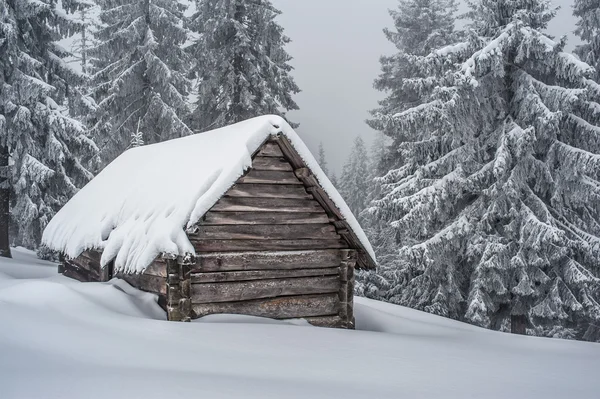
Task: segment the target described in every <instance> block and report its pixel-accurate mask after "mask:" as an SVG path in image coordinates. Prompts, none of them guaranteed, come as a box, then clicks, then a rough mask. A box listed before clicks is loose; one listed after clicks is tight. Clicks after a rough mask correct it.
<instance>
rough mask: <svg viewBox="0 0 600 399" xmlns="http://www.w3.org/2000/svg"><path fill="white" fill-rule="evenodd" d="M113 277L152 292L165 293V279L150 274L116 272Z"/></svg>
mask: <svg viewBox="0 0 600 399" xmlns="http://www.w3.org/2000/svg"><path fill="white" fill-rule="evenodd" d="M115 277H118V278H120V279H122V280H125V281H127V282H128V283H129V284H130V285H132V286H133V287H136V288H138V289H140V290H142V291H147V292H152V293H154V294H162V295H166V294H167V279H166V278H165V277H159V276H152V275H150V274H123V273H117V274H116V275H115Z"/></svg>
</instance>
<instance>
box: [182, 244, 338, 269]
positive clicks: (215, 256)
mask: <svg viewBox="0 0 600 399" xmlns="http://www.w3.org/2000/svg"><path fill="white" fill-rule="evenodd" d="M341 259H342V258H341V254H340V251H339V250H337V249H333V250H309V251H281V252H222V253H207V254H202V253H200V254H198V256H197V257H196V265H195V266H193V270H192V272H217V271H243V270H273V269H287V270H290V269H313V268H327V267H338V266H340V263H341Z"/></svg>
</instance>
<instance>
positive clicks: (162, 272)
mask: <svg viewBox="0 0 600 399" xmlns="http://www.w3.org/2000/svg"><path fill="white" fill-rule="evenodd" d="M144 274H148V275H152V276H158V277H167V264H166V262H165V261H164V260H163V259H161V258H157V259H155V260H154V262H152V263H151V264H150V266H148V267H147V268H146V270H145V271H144Z"/></svg>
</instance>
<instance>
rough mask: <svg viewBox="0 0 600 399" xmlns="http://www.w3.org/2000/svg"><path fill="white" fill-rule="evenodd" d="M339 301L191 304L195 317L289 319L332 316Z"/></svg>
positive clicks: (321, 298)
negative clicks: (243, 315) (218, 314)
mask: <svg viewBox="0 0 600 399" xmlns="http://www.w3.org/2000/svg"><path fill="white" fill-rule="evenodd" d="M339 307H340V301H339V299H338V296H337V294H324V295H300V296H288V297H281V298H269V299H256V300H252V301H244V302H221V303H203V304H193V305H192V309H193V311H194V314H195V316H196V317H202V316H206V315H209V314H216V313H233V314H246V315H250V316H259V317H270V318H273V319H291V318H299V317H313V316H334V315H336V314H337V313H338V311H339Z"/></svg>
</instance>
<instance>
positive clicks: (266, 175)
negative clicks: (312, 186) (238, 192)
mask: <svg viewBox="0 0 600 399" xmlns="http://www.w3.org/2000/svg"><path fill="white" fill-rule="evenodd" d="M238 182H239V183H257V184H296V185H300V186H301V185H302V182H301V181H300V180H298V178H297V177H296V175H295V174H294V172H280V171H270V170H256V169H250V171H249V172H248V173H247V174H246V175H244V176H243V177H240V179H239V180H238Z"/></svg>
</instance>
